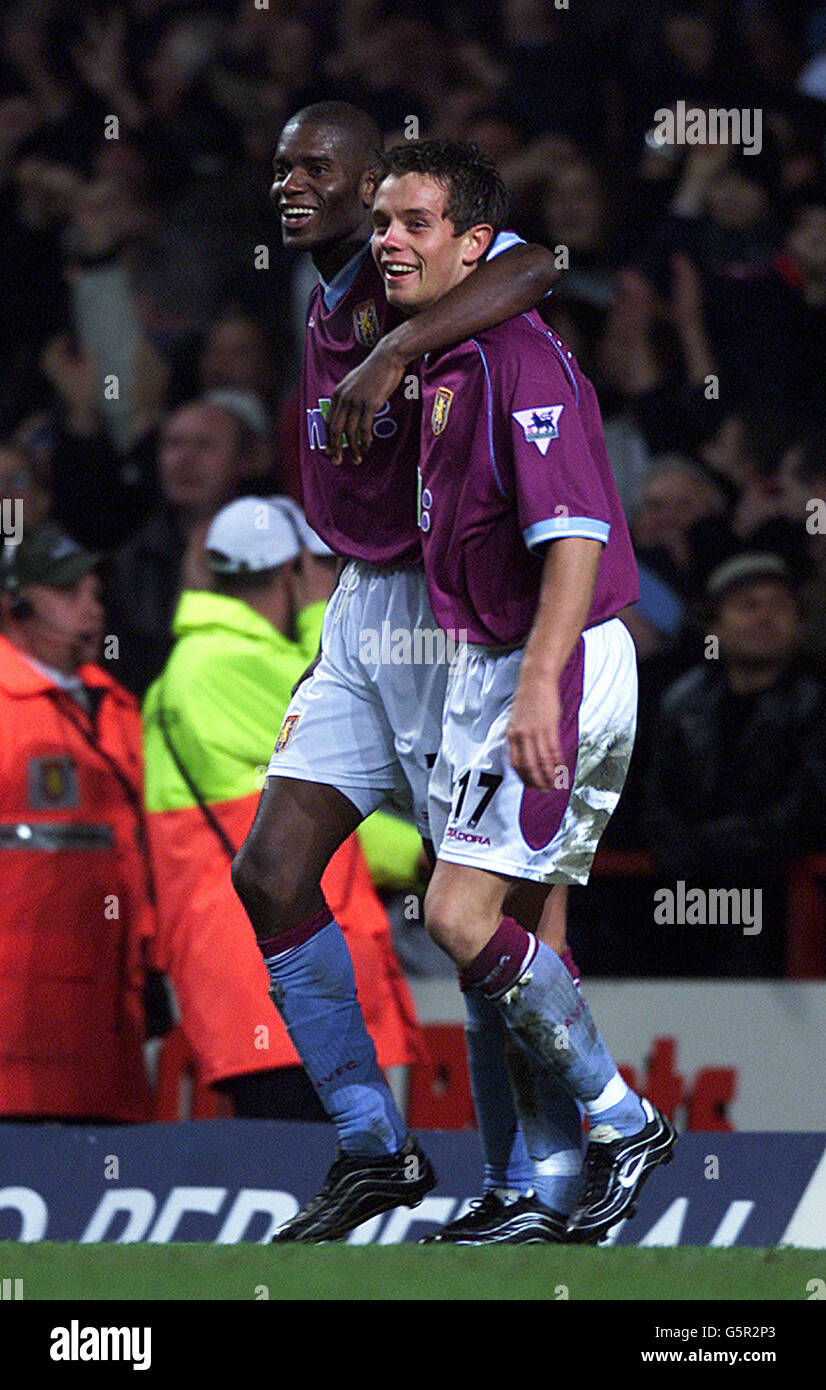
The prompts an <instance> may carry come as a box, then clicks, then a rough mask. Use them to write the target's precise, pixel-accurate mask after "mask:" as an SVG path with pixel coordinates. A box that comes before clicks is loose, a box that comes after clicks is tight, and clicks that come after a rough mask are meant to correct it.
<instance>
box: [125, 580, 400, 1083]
mask: <svg viewBox="0 0 826 1390" xmlns="http://www.w3.org/2000/svg"><path fill="white" fill-rule="evenodd" d="M323 607H324V605H323V604H313V605H311V606H310V607H309V608H306V609H304V610H303V612H302V613H300V614H299V615H298V637H299V641H298V642H292V641H290V640H289V639H288V638H286V637H284V636H282V635H281V633H279V632H277V631H276V630H275V628H273V626H272V624H271V623H269V622H268V621H267V620H266V618H264V617H262V616H260V615H259V614H258V613H256V612H255V611H254V610H253V609H252V608H250V607H249V605H248V604H245V603H242V602H241V601H240V600H238V599H234V598H228V597H226V596H225V595H222V594H214V593H206V592H203V593H201V592H194V591H187V592H186V593H184V594H183V595H182V596H181V600H180V604H179V606H178V611H177V613H176V615H175V619H174V622H173V631H174V632H175V635H176V636H177V638H178V641H177V644H176V646H175V648H174V650H173V652H172V655H171V656H170V658H169V661H168V663H167V666H166V669H165V670H164V672H163V673H162V675H161V676H159V678H158V680H157V681H155V683H154V684H153V685H152V686H151V687H150V689H149V691H148V692H147V695H146V699H145V701H144V706H143V716H144V756H145V761H146V802H147V809H148V812H149V817H148V819H149V835H150V843H151V847H152V860H153V866H154V871H155V883H156V889H157V898H158V938H157V949H156V961H157V964H158V965H159V966H160V968H161V969H164V970H166V971H167V973H168V974H169V977H170V979H171V981H172V984H173V987H174V989H175V994H176V996H177V1000H178V1005H179V1008H180V1012H181V1024H182V1026H183V1029H184V1032H185V1033H186V1035H187V1038H188V1040H189V1043H190V1045H191V1047H192V1048H193V1050H194V1052H195V1053H196V1055H197V1057H198V1060H199V1064H200V1068H201V1072H202V1075H203V1077H204V1079H205V1080H206V1081H207V1082H209V1083H212V1082H215V1081H220V1080H226V1079H228V1078H230V1077H233V1076H240V1075H244V1074H246V1073H249V1072H253V1071H264V1070H268V1069H270V1068H272V1067H284V1066H298V1065H299V1057H298V1054H297V1053H296V1051H295V1049H294V1047H293V1045H292V1043H291V1042H290V1039H289V1038H288V1036H287V1032H286V1029H285V1027H284V1024H283V1023H282V1021H281V1018H280V1016H279V1014H278V1013H277V1011H276V1009H275V1007H274V1005H273V1004H272V1002H271V1000H270V998H269V994H268V990H269V979H268V976H267V971H266V968H265V966H264V962H263V960H262V958H261V953H260V951H259V950H258V946H257V945H256V941H255V935H254V932H253V929H252V926H251V925H250V922H249V919H248V917H247V915H246V913H245V911H244V909H243V907H242V905H241V902H240V900H239V898H238V896H237V894H236V893H235V890H234V889H233V886H232V882H231V879H230V857H229V854H228V852H227V851H226V850H225V849H222V847H221V844H220V842H219V839H218V837H217V835H216V833H215V831H214V830H213V829H212V828H211V827H210V826H209V824H208V823H207V820H206V818H205V816H204V814H203V812H202V811H201V810H200V809H199V806H198V804H197V800H196V799H195V797H194V795H193V793H192V791H191V790H190V788H189V787H188V786H187V784H186V782H185V780H184V779H183V777H182V775H181V773H180V772H179V770H178V767H177V766H176V763H175V759H174V758H173V756H172V755H171V753H170V751H169V748H168V746H167V744H166V741H165V739H164V736H163V733H162V730H161V727H160V721H159V718H158V710H159V708H160V709H161V710H162V712H163V717H164V722H165V724H166V726H167V732H168V735H169V737H170V739H171V740H172V743H173V746H174V748H175V752H176V754H177V756H178V758H179V759H180V760H181V762H182V763H183V765H184V767H185V768H186V769H187V772H188V774H189V777H190V779H191V780H192V781H193V783H194V785H195V786H196V787H197V788H198V790H199V792H200V793H201V795H202V797H203V799H204V800H205V802H206V803H207V805H208V806H209V808H210V810H211V812H212V814H213V815H214V816H215V817H216V819H217V820H218V821H219V823H220V825H221V826H222V828H223V830H224V832H225V833H226V835H227V836H228V838H229V840H230V842H231V843H232V845H233V846H235V847H236V848H240V846H241V845H242V844H243V842H244V839H245V838H246V835H247V831H248V830H249V828H250V826H251V824H252V821H253V817H254V815H255V812H256V809H257V807H258V800H259V796H260V788H261V786H262V784H263V777H264V773H265V771H266V766H267V763H268V762H269V758H270V754H271V752H272V747H273V744H274V742H275V735H276V734H277V732H278V726H279V724H280V722H281V719H282V718H283V715H284V710H285V708H286V706H287V703H288V701H289V695H290V689H291V687H292V686H293V685H294V683H295V682H296V680H298V678H299V676H300V675H301V674H302V672H303V671H304V670H305V669H306V666H307V664H308V661H309V660H310V659H311V658H312V657H313V656H314V655H315V652H316V650H317V648H318V638H319V633H320V628H321V618H322V614H323ZM295 849H296V851H297V850H298V847H297V846H296V847H295ZM292 850H293V847H292V846H290V845H285V847H284V853H285V854H289V853H291V852H292ZM322 888H323V891H324V894H325V897H326V899H327V903H328V905H329V907H330V909H331V911H332V913H333V915H334V916H335V918H336V921H337V922H338V923H339V925H340V926H341V928H342V930H343V932H344V935H345V939H346V941H347V945H348V947H349V949H350V954H351V956H352V958H353V967H354V970H355V975H356V984H357V987H358V996H359V1001H360V1003H361V1007H362V1010H363V1013H364V1016H365V1021H366V1023H367V1027H368V1029H369V1030H370V1033H371V1035H372V1037H373V1041H374V1042H375V1044H376V1051H377V1053H378V1058H379V1062H380V1064H381V1065H382V1066H384V1067H389V1066H395V1065H398V1064H400V1063H405V1062H410V1061H413V1060H414V1059H415V1058H416V1057H417V1056H418V1055H420V1054H421V1043H420V1035H419V1032H418V1025H417V1023H416V1016H415V1008H414V1005H413V1001H412V998H411V996H410V992H409V989H408V987H407V983H406V981H405V978H404V975H403V974H402V971H401V968H400V966H399V964H398V961H397V960H396V956H395V952H394V950H393V945H392V938H391V935H390V928H389V923H388V920H387V914H386V913H385V911H384V908H383V906H382V904H381V901H380V899H379V898H378V896H377V895H376V892H375V890H374V888H373V884H372V881H371V879H370V873H369V870H368V867H367V862H366V860H365V857H364V853H363V851H362V849H361V846H360V844H359V841H358V838H357V837H356V836H351V837H350V839H349V840H347V841H346V843H345V844H344V845H342V847H341V849H340V850H339V851H338V852H337V854H335V855H334V856H333V859H332V860H331V862H330V864H329V865H328V867H327V869H326V871H325V874H324V877H323V879H322Z"/></svg>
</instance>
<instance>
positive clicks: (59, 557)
mask: <svg viewBox="0 0 826 1390" xmlns="http://www.w3.org/2000/svg"><path fill="white" fill-rule="evenodd" d="M101 558H102V557H101V556H100V555H93V554H92V552H91V551H89V550H84V548H83V546H82V545H78V543H77V541H74V540H72V537H71V536H69V535H67V533H66V532H65V531H63V530H61V528H60V527H59V526H56V525H55V523H54V522H53V521H44V522H43V524H42V526H38V527H37V529H36V530H35V531H31V532H29V533H28V535H24V536H23V539H22V540H21V541H20V542H19V543H18V544H17V545H13V544H10V543H8V542H7V543H6V545H5V546H4V548H3V552H2V568H0V588H2V589H3V590H4V591H5V592H6V593H8V594H16V593H19V592H20V590H21V589H25V588H26V586H27V585H28V584H45V585H47V586H48V587H49V588H53V589H68V588H69V587H70V586H71V585H72V584H76V583H77V581H78V579H82V578H83V576H84V574H88V573H89V571H90V570H93V569H95V568H96V567H97V566H98V565H99V564H100V563H101Z"/></svg>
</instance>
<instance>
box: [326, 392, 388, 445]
mask: <svg viewBox="0 0 826 1390" xmlns="http://www.w3.org/2000/svg"><path fill="white" fill-rule="evenodd" d="M330 404H331V397H330V396H322V397H321V399H320V400H319V402H318V405H316V406H312V407H308V409H307V436H308V439H309V444H310V448H311V449H321V450H324V449H326V448H327V420H328V419H329V416H330ZM398 428H399V427H398V425H397V424H396V421H395V420H392V419H391V418H390V402H389V401H387V402H386V403H385V404H384V405H383V406H382V407H381V409H380V410H377V411H376V413H375V415H374V417H373V434H374V435H375V437H376V439H391V438H392V436H393V435H394V434H395V433H396V431H397V429H398ZM343 442H344V447H345V449H346V448H347V436H346V435H345V436H344V441H343Z"/></svg>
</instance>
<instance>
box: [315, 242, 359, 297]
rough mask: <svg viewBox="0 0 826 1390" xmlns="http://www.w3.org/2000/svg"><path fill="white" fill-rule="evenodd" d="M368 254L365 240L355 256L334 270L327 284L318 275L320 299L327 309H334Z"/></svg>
mask: <svg viewBox="0 0 826 1390" xmlns="http://www.w3.org/2000/svg"><path fill="white" fill-rule="evenodd" d="M369 254H370V243H369V241H368V242H365V244H364V246H362V248H361V250H360V251H357V252H356V254H355V256H353V257H352V258H351V259H350V260H349V261H348V262H347V264H346V265H343V266H342V267H341V270H338V271H336V273H335V275H334V276H333V278H332V280H331V281H330V283H329V285H328V284H327V282H326V280H324V279H322V277H321V276H319V280H321V287H322V299H323V302H324V308H325V309H327V310H328V311H329V310H332V309H335V307H336V305H337V304H338V302H339V300H341V299H343V298H344V296H345V294H346V293H347V291H348V290H349V288H350V286H351V285H352V283H353V281H354V280H355V278H356V276H357V275H358V273H359V271H360V270H361V267H362V266H363V265H364V262H365V260H366V259H367V257H368V256H369Z"/></svg>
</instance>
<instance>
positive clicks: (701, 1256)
mask: <svg viewBox="0 0 826 1390" xmlns="http://www.w3.org/2000/svg"><path fill="white" fill-rule="evenodd" d="M0 1277H4V1278H9V1277H10V1278H12V1279H22V1280H23V1296H24V1298H25V1299H26V1300H34V1301H37V1300H43V1299H60V1300H70V1301H78V1300H85V1299H101V1300H111V1299H116V1300H132V1299H153V1300H154V1299H163V1300H185V1301H192V1300H203V1299H207V1300H216V1299H221V1300H226V1299H231V1300H241V1301H253V1300H256V1299H261V1300H263V1299H266V1298H269V1299H278V1300H280V1301H283V1300H291V1299H293V1300H304V1299H313V1300H323V1299H345V1300H360V1301H364V1300H377V1301H378V1300H381V1301H388V1300H390V1301H400V1300H408V1299H438V1300H441V1301H445V1302H449V1301H454V1300H476V1299H495V1300H496V1301H498V1302H501V1301H502V1300H504V1299H507V1300H511V1299H530V1300H534V1301H537V1300H544V1301H547V1300H552V1301H553V1300H557V1299H559V1300H561V1299H565V1298H567V1299H570V1300H583V1301H585V1300H592V1299H607V1300H614V1299H622V1300H632V1301H644V1300H657V1301H660V1300H683V1299H701V1300H707V1301H727V1300H745V1299H749V1300H768V1299H771V1300H774V1299H789V1300H796V1301H800V1300H805V1299H806V1298H807V1297H808V1296H809V1295H808V1294H807V1285H808V1284H809V1283H810V1281H811V1280H813V1279H818V1278H819V1279H823V1280H826V1250H823V1251H820V1250H756V1249H751V1248H746V1247H732V1248H730V1249H722V1250H712V1249H706V1248H701V1247H688V1246H687V1247H678V1248H674V1249H664V1248H661V1249H653V1248H652V1249H640V1248H638V1247H610V1248H607V1249H602V1250H600V1249H593V1248H589V1247H572V1246H564V1247H558V1246H521V1247H520V1246H506V1247H502V1248H499V1249H496V1250H492V1249H473V1248H458V1247H450V1246H448V1247H444V1248H438V1247H429V1246H418V1245H412V1244H410V1245H392V1246H347V1245H338V1244H335V1245H324V1246H286V1247H284V1248H279V1247H274V1246H272V1245H254V1244H240V1245H232V1246H216V1245H209V1244H184V1243H180V1244H178V1243H174V1244H170V1245H146V1244H134V1245H117V1244H113V1243H106V1244H101V1245H79V1244H59V1243H56V1242H47V1241H44V1242H42V1243H37V1244H31V1245H29V1244H19V1243H17V1242H13V1241H3V1242H0Z"/></svg>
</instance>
